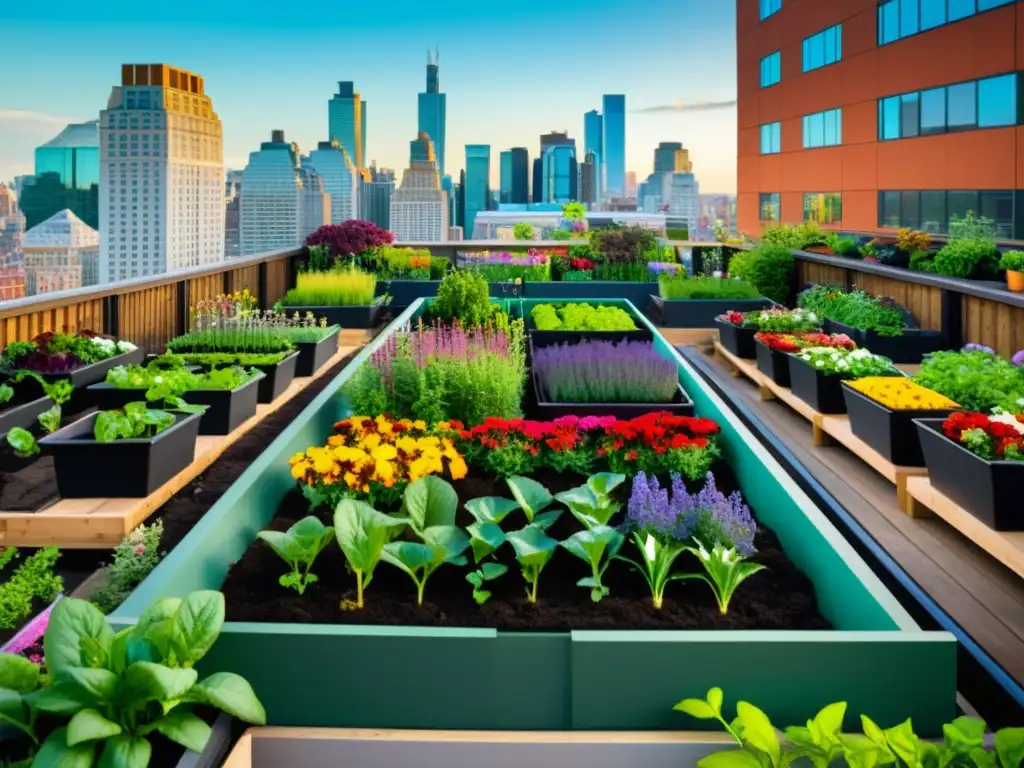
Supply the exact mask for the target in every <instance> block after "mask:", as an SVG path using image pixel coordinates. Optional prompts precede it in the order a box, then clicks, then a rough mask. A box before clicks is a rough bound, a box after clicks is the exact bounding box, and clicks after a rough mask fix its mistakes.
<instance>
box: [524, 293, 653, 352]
mask: <svg viewBox="0 0 1024 768" xmlns="http://www.w3.org/2000/svg"><path fill="white" fill-rule="evenodd" d="M526 327H527V334H528V335H529V336H530V341H531V343H532V344H533V345H534V346H536V347H546V346H548V345H549V344H564V343H567V342H576V341H581V340H583V339H603V340H605V341H623V340H629V341H651V340H652V339H653V338H654V335H653V334H652V333H651V331H650V330H649V329H647V328H640V327H638V326H637V324H636V321H635V320H634V319H633V318H632V317H630V315H629V313H628V312H626V310H624V309H622V308H621V307H613V306H604V305H596V306H595V305H593V304H587V303H570V304H538V305H536V306H535V307H533V309H532V310H530V316H529V319H528V320H527V326H526Z"/></svg>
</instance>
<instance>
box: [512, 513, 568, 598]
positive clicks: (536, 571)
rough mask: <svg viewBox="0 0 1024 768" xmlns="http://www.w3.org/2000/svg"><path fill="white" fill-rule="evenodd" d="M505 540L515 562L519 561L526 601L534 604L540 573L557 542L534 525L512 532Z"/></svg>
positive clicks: (549, 558)
mask: <svg viewBox="0 0 1024 768" xmlns="http://www.w3.org/2000/svg"><path fill="white" fill-rule="evenodd" d="M505 538H506V539H508V542H509V543H510V544H511V545H512V548H513V549H514V550H515V552H516V560H518V561H519V567H520V569H521V570H522V574H523V578H524V579H525V580H526V583H527V585H528V586H527V588H526V599H527V600H529V601H530V602H531V603H536V602H537V586H538V585H539V584H540V574H541V571H543V570H544V566H545V565H547V564H548V562H549V561H550V560H551V556H552V555H553V554H554V553H555V549H556V548H557V547H558V542H557V541H555V540H554V539H552V538H551V537H550V536H548V535H547V534H546V533H545V532H544V531H543V529H541V528H540V527H539V526H536V525H528V526H526V527H525V528H523V529H522V530H519V531H512V532H511V533H508V534H506V535H505Z"/></svg>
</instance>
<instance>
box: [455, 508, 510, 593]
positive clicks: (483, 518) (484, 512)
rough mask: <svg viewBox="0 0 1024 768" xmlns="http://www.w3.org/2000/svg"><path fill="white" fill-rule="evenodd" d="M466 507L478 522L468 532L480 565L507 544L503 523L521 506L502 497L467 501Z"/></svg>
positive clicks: (476, 560)
mask: <svg viewBox="0 0 1024 768" xmlns="http://www.w3.org/2000/svg"><path fill="white" fill-rule="evenodd" d="M465 507H466V510H467V511H468V512H469V514H471V515H472V516H473V519H474V520H476V522H475V523H473V524H472V525H470V526H469V527H468V528H466V531H468V532H469V544H470V546H471V547H472V548H473V560H474V562H477V563H479V562H480V561H481V560H483V559H484V558H485V557H487V556H488V555H489V554H491V553H492V552H494V550H496V549H497V548H498V547H500V546H501V545H502V544H504V543H505V532H504V531H503V530H501V521H502V520H504V519H505V518H506V517H507V516H508V515H509V514H510V513H512V512H515V511H516V510H517V509H519V504H518V503H517V502H515V501H513V500H512V499H503V498H502V497H501V496H481V497H480V498H478V499H470V500H469V501H467V502H466V504H465ZM485 580H486V579H485ZM477 586H479V585H477Z"/></svg>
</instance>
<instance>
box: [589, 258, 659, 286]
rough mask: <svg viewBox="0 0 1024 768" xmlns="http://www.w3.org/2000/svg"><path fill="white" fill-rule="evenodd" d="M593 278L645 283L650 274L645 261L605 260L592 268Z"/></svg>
mask: <svg viewBox="0 0 1024 768" xmlns="http://www.w3.org/2000/svg"><path fill="white" fill-rule="evenodd" d="M593 278H594V280H607V281H610V282H618V283H646V282H648V281H649V280H650V275H649V274H648V270H647V262H646V261H643V262H640V263H628V262H614V263H608V262H605V263H603V264H598V265H597V266H596V267H595V268H594V271H593Z"/></svg>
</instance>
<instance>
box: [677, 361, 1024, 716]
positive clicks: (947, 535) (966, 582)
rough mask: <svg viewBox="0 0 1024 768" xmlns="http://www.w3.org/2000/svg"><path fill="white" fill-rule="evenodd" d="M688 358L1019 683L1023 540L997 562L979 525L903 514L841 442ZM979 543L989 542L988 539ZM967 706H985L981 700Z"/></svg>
mask: <svg viewBox="0 0 1024 768" xmlns="http://www.w3.org/2000/svg"><path fill="white" fill-rule="evenodd" d="M687 353H688V354H698V355H700V358H701V359H702V360H703V361H706V363H707V364H708V368H709V370H710V371H711V372H712V375H713V377H714V380H715V382H716V383H717V384H718V385H719V386H720V387H721V388H722V389H723V391H725V392H726V394H727V395H728V396H729V397H732V398H734V399H735V400H736V401H737V402H739V403H741V404H742V405H744V406H746V407H747V408H748V409H749V410H750V411H752V412H753V413H755V414H756V416H757V417H758V418H759V419H760V420H761V421H762V422H763V423H764V424H765V426H766V427H767V428H768V429H769V430H771V431H772V432H773V433H774V438H775V440H776V441H777V442H778V443H779V445H780V446H782V447H785V448H786V449H787V450H789V451H790V452H791V453H792V454H793V455H794V456H795V457H796V459H797V460H798V461H799V462H801V463H802V464H803V466H804V467H805V468H806V469H807V470H808V472H810V474H811V475H812V476H813V477H814V479H815V480H816V481H817V482H819V483H820V484H821V485H822V486H823V487H824V488H825V490H827V491H828V492H829V493H830V494H831V495H832V496H833V498H835V499H836V501H838V502H839V504H841V505H842V506H843V507H844V508H845V509H846V510H847V511H848V512H849V513H850V515H852V516H853V518H855V519H856V521H857V522H858V523H859V524H860V525H861V526H862V527H863V528H864V530H865V531H866V532H867V533H868V534H869V535H870V536H871V537H872V538H873V539H874V540H875V542H877V543H878V544H879V545H880V546H881V547H882V548H883V549H884V550H885V551H886V552H887V553H888V554H889V556H890V557H892V558H893V559H894V560H895V561H896V562H897V563H899V565H900V567H901V568H902V569H903V570H904V571H905V572H906V574H907V575H908V576H910V578H911V579H913V580H914V581H915V582H916V584H917V585H918V586H919V587H920V588H921V589H922V590H924V591H925V592H926V593H927V594H928V595H929V597H930V598H931V600H933V601H934V602H935V603H936V604H937V605H938V606H939V607H940V608H941V609H942V610H943V611H944V612H945V613H946V614H947V615H948V616H949V617H950V618H952V619H953V621H955V622H956V623H957V624H958V625H959V626H960V627H962V628H963V629H964V630H965V631H966V632H967V633H968V634H969V635H970V637H971V639H972V640H973V641H974V642H975V643H976V644H977V645H978V646H979V647H980V648H981V649H982V650H983V651H984V652H985V653H987V654H988V656H990V657H991V658H992V660H994V661H995V662H996V663H997V664H998V665H999V666H1001V667H1002V669H1003V670H1004V671H1005V672H1006V673H1007V674H1008V675H1009V676H1010V677H1011V678H1013V680H1015V681H1016V682H1017V683H1018V684H1019V685H1024V579H1022V578H1021V575H1024V574H1022V573H1021V570H1020V569H1021V567H1022V566H1024V541H1022V539H1021V538H1020V537H1021V536H1022V535H1021V534H1018V535H1016V537H1015V536H1014V535H1012V534H997V535H999V536H1000V538H1001V539H1002V540H1003V541H1002V543H1003V544H1006V546H1003V548H1002V549H1001V550H997V552H1002V556H1000V557H999V558H998V559H997V558H996V557H993V556H992V555H990V554H988V553H987V552H986V551H984V550H982V549H981V548H980V547H979V546H977V545H976V544H975V543H974V542H973V541H971V540H970V538H969V537H971V538H975V539H976V540H977V535H979V534H978V532H977V531H976V530H974V529H975V528H976V527H977V526H969V525H967V523H969V522H970V521H967V523H964V524H963V525H960V526H958V527H960V528H961V529H963V530H964V534H966V535H962V534H961V533H960V532H959V531H958V530H957V529H956V528H954V527H953V526H955V525H957V523H956V522H954V520H953V519H952V518H953V517H954V512H952V511H950V510H948V509H945V508H937V509H935V516H928V517H917V518H912V517H910V516H908V515H907V513H906V512H904V511H903V510H902V509H901V507H900V505H899V504H898V503H897V496H896V494H894V493H893V486H892V484H891V483H890V480H888V479H886V478H885V477H883V475H882V474H880V473H879V472H878V471H876V469H875V468H873V467H872V466H870V465H869V464H868V463H866V462H865V460H864V459H863V458H861V457H860V456H858V455H856V453H854V452H852V451H850V450H847V449H846V448H844V447H843V446H842V445H839V444H835V445H833V446H831V447H828V446H822V445H815V441H814V432H815V431H816V430H814V428H813V427H812V424H811V423H810V422H809V421H808V419H807V418H806V417H805V416H804V415H801V414H799V413H797V412H795V411H794V410H793V409H792V408H791V407H790V406H789V405H787V404H785V403H783V402H781V401H779V400H778V399H770V400H765V399H762V397H761V396H760V395H759V385H758V384H756V383H754V381H751V380H750V379H748V378H747V377H746V376H736V375H735V373H733V371H731V370H730V368H731V366H730V364H729V363H727V362H725V361H724V360H722V359H721V358H720V357H715V356H714V355H713V354H712V349H711V347H704V351H703V353H700V352H697V351H696V350H695V349H692V348H691V349H690V350H687ZM730 374H733V375H730ZM906 484H907V486H908V487H907V494H908V496H914V497H916V498H917V499H918V501H919V502H920V501H921V500H922V498H923V497H925V494H926V493H927V488H930V485H929V484H928V482H927V478H923V477H920V476H911V477H908V478H907V480H906ZM927 498H931V497H927ZM971 520H973V518H971ZM961 522H963V521H962V520H961ZM982 527H984V526H982ZM986 530H988V529H986ZM982 533H984V532H982ZM972 534H973V535H972ZM1007 540H1008V541H1007ZM979 543H982V544H984V545H985V546H986V547H990V545H991V544H992V542H991V541H988V540H986V541H983V542H979ZM1011 545H1012V546H1011ZM990 548H991V547H990ZM1015 571H1016V572H1015ZM908 607H909V606H908ZM962 658H963V657H962ZM964 666H966V664H962V667H964ZM976 669H980V667H976ZM979 676H980V675H979ZM963 686H964V683H963V675H961V689H962V690H963V692H964V693H965V694H967V696H968V699H969V700H971V699H972V697H971V695H970V693H969V692H968V691H966V690H964V687H963ZM972 703H973V704H974V705H975V706H977V707H978V708H979V709H982V708H983V703H984V702H981V701H977V700H974V701H972ZM1015 720H1019V716H1018V717H1017V718H1015ZM1015 724H1019V722H1018V723H1015Z"/></svg>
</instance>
